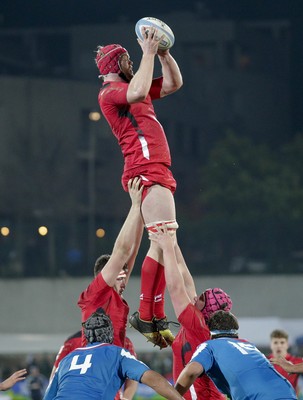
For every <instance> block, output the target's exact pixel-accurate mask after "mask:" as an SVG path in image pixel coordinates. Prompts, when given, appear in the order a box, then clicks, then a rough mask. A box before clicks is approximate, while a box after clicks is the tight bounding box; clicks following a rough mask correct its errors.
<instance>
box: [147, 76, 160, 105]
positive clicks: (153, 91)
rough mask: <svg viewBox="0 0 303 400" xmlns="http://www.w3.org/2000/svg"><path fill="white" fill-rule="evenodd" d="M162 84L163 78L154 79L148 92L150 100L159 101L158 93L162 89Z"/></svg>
mask: <svg viewBox="0 0 303 400" xmlns="http://www.w3.org/2000/svg"><path fill="white" fill-rule="evenodd" d="M162 82H163V77H162V76H161V77H160V78H155V79H153V81H152V84H151V87H150V90H149V95H150V97H151V99H152V100H156V99H160V92H161V89H162Z"/></svg>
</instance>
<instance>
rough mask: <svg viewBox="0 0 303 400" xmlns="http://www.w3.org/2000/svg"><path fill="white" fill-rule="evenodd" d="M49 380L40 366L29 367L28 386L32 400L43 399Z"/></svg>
mask: <svg viewBox="0 0 303 400" xmlns="http://www.w3.org/2000/svg"><path fill="white" fill-rule="evenodd" d="M47 383H48V380H47V378H46V377H45V376H44V375H43V374H41V372H40V369H39V367H37V366H36V365H32V366H31V367H30V368H29V375H28V378H27V387H28V391H29V395H30V398H31V400H42V398H43V396H44V392H45V390H46V387H47Z"/></svg>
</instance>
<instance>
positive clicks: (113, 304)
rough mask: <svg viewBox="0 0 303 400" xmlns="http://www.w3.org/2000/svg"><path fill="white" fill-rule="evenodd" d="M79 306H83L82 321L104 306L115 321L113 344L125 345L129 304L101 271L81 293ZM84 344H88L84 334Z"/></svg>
mask: <svg viewBox="0 0 303 400" xmlns="http://www.w3.org/2000/svg"><path fill="white" fill-rule="evenodd" d="M78 306H79V307H80V308H81V312H82V322H85V321H86V320H87V319H88V318H89V317H90V316H91V315H92V313H93V312H95V311H96V310H97V309H98V308H100V307H101V308H103V310H104V311H105V312H106V314H108V315H109V316H110V318H111V320H112V323H113V327H114V342H113V344H115V345H116V346H120V347H124V342H125V335H126V325H127V317H128V313H129V306H128V304H127V303H126V301H125V300H124V299H123V298H122V297H121V296H120V295H119V294H118V293H117V292H116V291H115V289H114V288H112V287H111V286H108V284H107V283H106V282H105V280H104V279H103V276H102V275H101V273H99V274H98V275H97V276H96V277H95V278H94V280H93V281H92V282H91V283H90V285H89V286H88V287H87V289H86V290H85V291H84V292H82V293H81V295H80V297H79V300H78ZM82 345H83V346H85V345H86V339H85V337H84V335H83V334H82Z"/></svg>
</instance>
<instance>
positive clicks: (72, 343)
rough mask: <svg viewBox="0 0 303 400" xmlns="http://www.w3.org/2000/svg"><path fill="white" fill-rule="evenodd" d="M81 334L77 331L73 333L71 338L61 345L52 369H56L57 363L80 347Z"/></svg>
mask: <svg viewBox="0 0 303 400" xmlns="http://www.w3.org/2000/svg"><path fill="white" fill-rule="evenodd" d="M81 336H82V334H81V331H78V332H76V333H74V334H73V335H72V336H69V337H68V338H67V339H66V340H65V342H64V343H63V346H61V348H60V350H59V352H58V354H57V356H56V360H55V362H54V367H56V368H58V365H59V362H60V361H61V360H62V358H64V357H65V356H67V355H68V354H69V353H70V352H72V351H73V350H75V349H77V348H78V347H82V338H81Z"/></svg>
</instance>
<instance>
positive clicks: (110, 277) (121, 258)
mask: <svg viewBox="0 0 303 400" xmlns="http://www.w3.org/2000/svg"><path fill="white" fill-rule="evenodd" d="M140 184H141V180H140V178H134V179H132V180H130V181H129V182H128V191H129V194H130V197H131V200H132V206H131V208H130V211H129V213H128V215H127V218H126V220H125V222H124V224H123V226H122V228H121V230H120V233H119V235H118V237H117V239H116V241H115V245H114V248H113V251H112V254H111V257H110V259H109V260H108V262H107V263H106V265H105V266H104V268H103V269H102V271H101V274H102V276H103V279H104V280H105V282H106V283H107V284H108V285H109V286H114V284H115V281H116V278H117V276H118V274H119V272H120V271H121V269H122V267H123V265H124V264H125V263H127V262H128V260H129V259H130V257H131V255H132V254H133V252H134V249H135V247H136V246H138V234H139V232H140V230H141V232H142V229H143V228H142V224H143V222H142V217H141V198H142V190H143V186H140Z"/></svg>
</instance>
